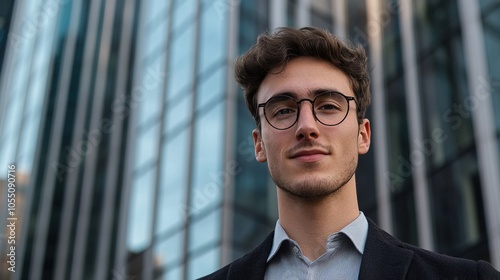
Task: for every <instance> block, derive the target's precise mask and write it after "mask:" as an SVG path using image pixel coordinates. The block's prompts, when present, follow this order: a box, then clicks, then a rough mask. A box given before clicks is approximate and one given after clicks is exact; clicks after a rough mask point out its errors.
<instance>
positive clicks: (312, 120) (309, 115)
mask: <svg viewBox="0 0 500 280" xmlns="http://www.w3.org/2000/svg"><path fill="white" fill-rule="evenodd" d="M308 101H309V100H308ZM299 110H300V111H299V119H298V120H297V130H296V131H295V137H297V140H302V139H305V140H314V139H316V138H318V136H319V129H318V121H317V120H316V117H314V112H313V104H312V102H301V103H300V104H299Z"/></svg>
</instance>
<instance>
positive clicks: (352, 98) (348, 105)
mask: <svg viewBox="0 0 500 280" xmlns="http://www.w3.org/2000/svg"><path fill="white" fill-rule="evenodd" d="M332 93H334V94H339V95H341V96H342V97H344V98H345V100H346V101H347V112H346V113H345V116H344V117H343V118H342V120H340V121H339V122H338V123H336V124H326V123H324V122H322V121H321V120H320V119H318V117H317V116H316V109H315V108H314V102H316V99H318V97H320V96H322V95H324V94H332ZM277 97H281V95H279V96H273V97H271V98H269V99H268V100H267V101H266V102H264V103H259V104H258V105H257V115H258V110H259V108H261V107H262V108H263V110H264V118H265V119H266V121H267V123H268V124H269V125H270V126H272V127H273V128H274V129H277V130H287V129H289V128H290V127H292V126H294V125H295V124H296V123H297V121H298V120H299V116H300V104H301V103H302V102H303V101H309V102H310V103H311V108H312V109H311V110H312V113H313V116H314V119H315V120H316V121H318V122H319V123H321V124H322V125H326V126H336V125H339V124H341V123H342V122H343V121H344V120H345V119H346V118H347V115H349V111H350V109H351V106H350V101H354V103H356V106H357V105H358V102H357V101H356V98H354V97H352V96H346V95H345V94H343V93H340V92H338V91H333V90H332V91H325V92H322V93H320V94H318V95H316V97H314V99H312V100H311V99H309V98H302V99H300V100H298V101H297V100H296V99H295V98H293V97H289V98H290V99H292V100H293V101H295V102H296V103H297V117H296V118H295V121H294V122H293V123H292V124H291V125H290V126H288V127H286V128H277V127H275V126H274V125H273V124H271V122H270V121H269V119H268V118H267V115H266V105H267V103H269V101H272V100H273V98H277Z"/></svg>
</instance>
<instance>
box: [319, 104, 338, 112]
mask: <svg viewBox="0 0 500 280" xmlns="http://www.w3.org/2000/svg"><path fill="white" fill-rule="evenodd" d="M316 110H318V111H322V112H337V111H342V105H341V104H340V103H338V102H335V101H324V102H321V103H320V104H318V106H317V109H316Z"/></svg>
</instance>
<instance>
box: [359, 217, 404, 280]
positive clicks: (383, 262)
mask: <svg viewBox="0 0 500 280" xmlns="http://www.w3.org/2000/svg"><path fill="white" fill-rule="evenodd" d="M412 257H413V251H411V250H408V249H405V248H403V247H402V242H401V241H399V240H398V239H396V238H394V237H392V236H391V235H389V234H388V233H386V232H385V231H383V230H382V229H380V228H379V227H377V226H376V225H375V223H373V222H372V221H371V220H369V219H368V236H367V239H366V244H365V250H364V252H363V258H362V261H361V268H360V271H359V279H404V278H405V277H406V273H407V272H408V268H409V267H410V263H411V260H412Z"/></svg>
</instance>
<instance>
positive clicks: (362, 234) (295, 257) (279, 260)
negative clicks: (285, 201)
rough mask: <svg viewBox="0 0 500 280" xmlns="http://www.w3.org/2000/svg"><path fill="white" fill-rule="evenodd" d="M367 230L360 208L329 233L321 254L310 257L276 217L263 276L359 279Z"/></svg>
mask: <svg viewBox="0 0 500 280" xmlns="http://www.w3.org/2000/svg"><path fill="white" fill-rule="evenodd" d="M367 234H368V221H367V220H366V217H365V215H364V214H363V212H360V214H359V216H358V217H357V218H356V219H355V220H354V221H353V222H351V223H350V224H348V225H347V226H345V227H344V228H343V229H341V230H340V231H339V232H336V233H333V234H331V235H330V236H329V237H328V240H327V242H326V252H325V253H324V254H323V255H321V256H320V257H319V258H317V259H316V260H315V261H310V260H309V259H308V258H307V257H306V256H304V255H303V254H302V250H301V249H300V247H299V244H297V242H295V241H294V240H292V239H291V238H289V237H288V235H287V234H286V232H285V230H284V229H283V227H281V224H280V223H279V220H278V221H277V222H276V227H275V230H274V238H273V247H272V249H271V253H270V254H269V257H268V259H267V262H268V266H267V270H266V275H265V278H264V279H266V280H271V279H272V280H280V279H286V280H295V279H300V280H303V279H311V280H313V279H314V280H316V279H358V275H359V268H360V266H361V259H362V256H363V250H364V248H365V243H366V236H367Z"/></svg>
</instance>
